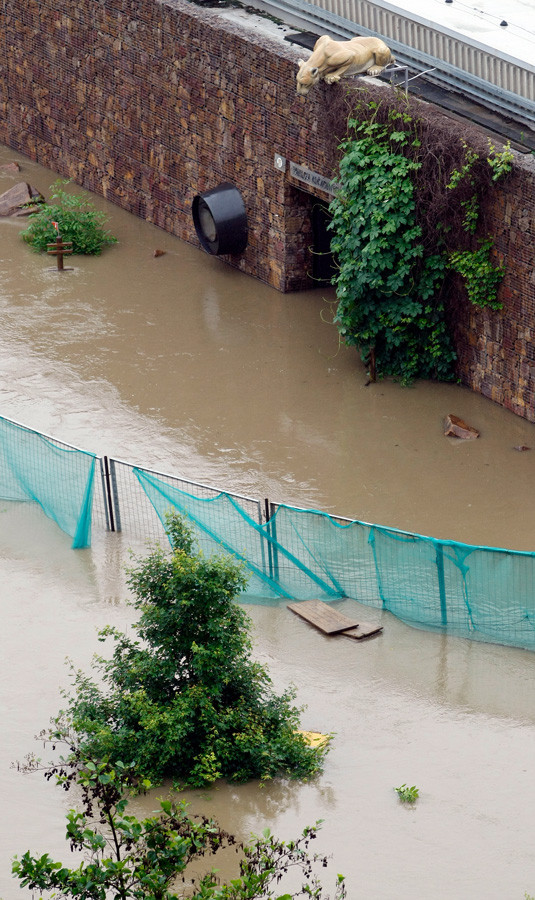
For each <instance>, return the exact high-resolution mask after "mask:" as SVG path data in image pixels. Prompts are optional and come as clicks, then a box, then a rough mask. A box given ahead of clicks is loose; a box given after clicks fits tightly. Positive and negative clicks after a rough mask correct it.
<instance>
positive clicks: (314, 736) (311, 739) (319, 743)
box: [297, 728, 331, 747]
mask: <svg viewBox="0 0 535 900" xmlns="http://www.w3.org/2000/svg"><path fill="white" fill-rule="evenodd" d="M297 733H298V734H302V735H303V737H304V739H305V741H306V742H307V744H310V746H311V747H323V746H324V744H327V743H328V742H329V741H330V740H331V736H330V734H322V733H321V732H320V731H303V730H302V729H301V728H300V729H299V730H298V732H297Z"/></svg>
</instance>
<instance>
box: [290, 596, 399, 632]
mask: <svg viewBox="0 0 535 900" xmlns="http://www.w3.org/2000/svg"><path fill="white" fill-rule="evenodd" d="M288 609H290V610H291V611H292V612H293V613H295V614H296V615H298V616H300V617H301V618H302V619H304V620H305V621H306V622H309V624H310V625H314V626H315V628H318V629H319V630H320V631H321V632H323V634H342V635H344V636H345V637H349V638H352V639H353V640H355V641H361V640H363V638H367V637H372V635H374V634H379V633H380V632H381V631H382V630H383V626H382V625H367V624H365V623H364V622H360V623H359V622H356V621H355V620H354V619H349V618H348V617H347V616H344V614H343V613H341V612H338V610H337V609H333V608H332V607H331V606H329V604H328V603H324V602H323V600H303V601H301V602H300V603H289V604H288Z"/></svg>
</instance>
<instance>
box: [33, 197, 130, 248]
mask: <svg viewBox="0 0 535 900" xmlns="http://www.w3.org/2000/svg"><path fill="white" fill-rule="evenodd" d="M67 184H69V182H68V181H61V180H59V181H56V182H55V183H54V184H53V185H52V186H51V191H52V192H53V193H52V195H51V201H54V202H52V203H51V204H45V205H40V207H39V210H38V212H35V213H33V214H32V215H31V216H30V217H29V224H28V227H27V228H26V229H25V230H24V231H22V232H21V237H22V239H23V240H24V241H26V243H27V244H29V245H30V246H31V247H32V249H33V250H36V251H37V252H39V251H41V250H46V249H47V245H48V244H52V243H53V242H54V241H55V240H56V238H57V231H56V229H55V227H54V224H53V223H54V222H56V223H57V226H58V230H59V233H60V234H61V238H62V240H63V241H72V252H73V253H80V254H82V253H83V254H91V255H98V254H100V253H101V252H102V250H103V248H104V247H107V246H109V245H110V244H115V243H117V238H116V237H114V236H113V235H112V234H111V233H110V232H109V231H107V230H106V228H105V227H104V225H105V223H106V221H107V216H106V213H104V212H99V211H98V210H97V209H95V207H94V205H93V203H92V202H91V201H90V200H88V199H86V198H85V197H81V196H79V195H76V194H67V193H66V192H65V191H64V189H63V186H65V185H67Z"/></svg>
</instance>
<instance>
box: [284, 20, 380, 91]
mask: <svg viewBox="0 0 535 900" xmlns="http://www.w3.org/2000/svg"><path fill="white" fill-rule="evenodd" d="M393 62H395V60H394V57H393V56H392V53H391V51H390V49H389V48H388V47H387V46H386V44H385V43H384V41H382V40H381V39H380V38H375V37H354V38H351V40H350V41H335V40H333V39H332V38H330V37H328V36H327V35H326V34H323V35H322V36H321V37H320V38H318V40H317V41H316V43H315V44H314V49H313V51H312V55H311V56H310V58H309V59H307V60H306V62H305V60H303V59H300V60H299V63H298V65H299V69H298V72H297V76H296V77H297V93H298V94H301V95H303V96H304V95H305V94H308V92H309V90H310V88H311V87H313V86H314V85H315V84H317V83H318V81H320V80H321V79H322V78H323V80H324V81H325V82H326V83H327V84H334V83H335V82H336V81H340V79H341V78H342V77H343V76H344V75H346V76H349V75H356V74H357V73H358V72H366V74H367V75H379V74H380V73H381V72H382V71H383V69H385V68H386V66H387V65H388V64H389V63H393Z"/></svg>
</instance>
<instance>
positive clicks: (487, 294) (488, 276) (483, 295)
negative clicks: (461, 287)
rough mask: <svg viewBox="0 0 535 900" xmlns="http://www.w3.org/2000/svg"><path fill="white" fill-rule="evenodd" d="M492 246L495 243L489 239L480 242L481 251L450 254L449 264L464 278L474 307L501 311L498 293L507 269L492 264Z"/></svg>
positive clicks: (463, 251)
mask: <svg viewBox="0 0 535 900" xmlns="http://www.w3.org/2000/svg"><path fill="white" fill-rule="evenodd" d="M492 246H493V242H492V240H491V239H490V238H489V239H487V240H486V241H481V242H480V246H479V250H462V251H458V252H456V253H455V252H454V253H450V256H449V264H450V268H452V269H453V270H454V271H455V272H458V273H459V275H462V277H463V278H464V282H465V285H466V290H467V293H468V299H469V300H470V302H471V303H473V304H474V306H482V307H484V306H488V307H490V308H491V309H501V308H502V303H501V302H500V301H499V300H498V296H497V292H498V286H499V284H500V282H501V280H502V278H503V276H504V275H505V269H504V268H503V267H501V266H494V265H493V264H492V261H491V259H490V252H491V250H492Z"/></svg>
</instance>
